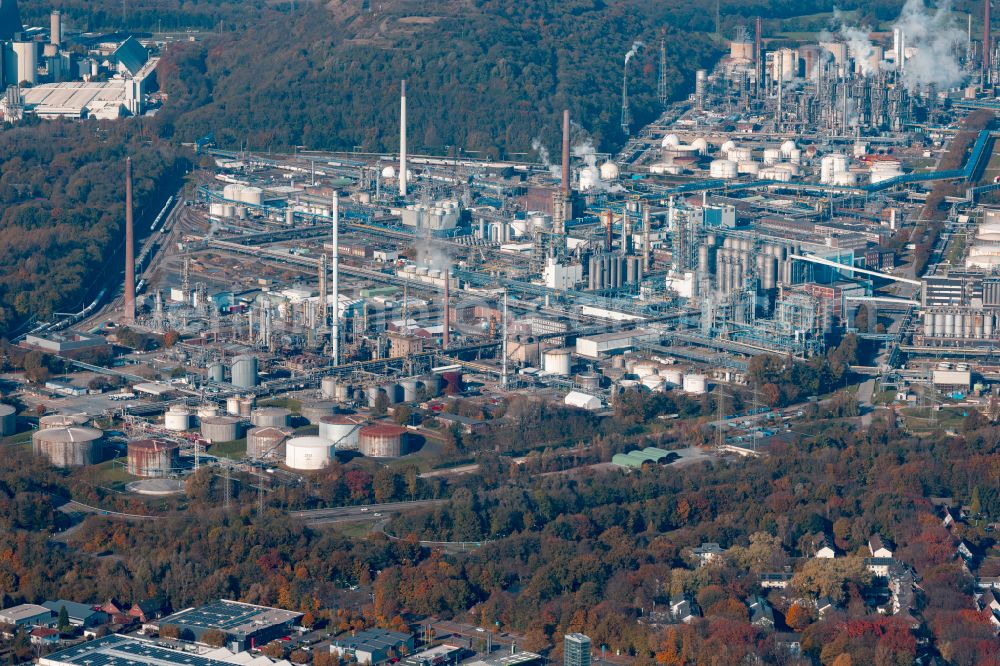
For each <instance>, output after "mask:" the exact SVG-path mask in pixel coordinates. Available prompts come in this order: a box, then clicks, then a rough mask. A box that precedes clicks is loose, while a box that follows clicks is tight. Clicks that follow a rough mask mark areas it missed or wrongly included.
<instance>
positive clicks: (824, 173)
mask: <svg viewBox="0 0 1000 666" xmlns="http://www.w3.org/2000/svg"><path fill="white" fill-rule="evenodd" d="M833 163H834V160H833V155H826V156H824V157H823V159H822V160H820V163H819V182H821V183H829V182H831V181H832V180H833Z"/></svg>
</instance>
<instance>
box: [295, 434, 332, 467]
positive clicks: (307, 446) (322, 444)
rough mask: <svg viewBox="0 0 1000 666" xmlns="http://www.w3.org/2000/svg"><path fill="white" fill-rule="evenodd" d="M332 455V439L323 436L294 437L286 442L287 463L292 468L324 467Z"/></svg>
mask: <svg viewBox="0 0 1000 666" xmlns="http://www.w3.org/2000/svg"><path fill="white" fill-rule="evenodd" d="M332 456H333V453H332V445H331V443H330V440H328V439H323V438H322V437H293V438H291V439H289V440H287V441H286V442H285V464H286V465H288V467H290V468H291V469H298V470H304V471H308V470H317V469H323V468H324V467H326V466H327V465H328V464H329V463H330V460H331V459H332Z"/></svg>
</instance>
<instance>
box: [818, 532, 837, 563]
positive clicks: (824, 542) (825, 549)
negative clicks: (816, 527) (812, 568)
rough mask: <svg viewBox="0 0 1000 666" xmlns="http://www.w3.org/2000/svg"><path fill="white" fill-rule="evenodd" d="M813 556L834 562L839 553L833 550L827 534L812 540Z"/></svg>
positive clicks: (819, 535)
mask: <svg viewBox="0 0 1000 666" xmlns="http://www.w3.org/2000/svg"><path fill="white" fill-rule="evenodd" d="M812 556H813V557H817V558H822V559H828V560H832V559H833V558H835V557H837V551H835V550H834V549H833V546H832V545H831V544H830V540H829V539H828V538H827V537H826V535H825V534H822V533H820V534H817V535H816V536H815V537H813V540H812Z"/></svg>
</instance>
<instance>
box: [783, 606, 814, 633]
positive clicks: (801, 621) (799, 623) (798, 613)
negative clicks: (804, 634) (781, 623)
mask: <svg viewBox="0 0 1000 666" xmlns="http://www.w3.org/2000/svg"><path fill="white" fill-rule="evenodd" d="M811 621H812V614H811V613H810V612H809V610H808V609H807V608H805V607H804V606H802V605H800V604H799V603H798V602H796V603H794V604H792V606H791V608H789V609H788V612H787V613H785V624H787V625H788V626H789V627H791V628H792V629H794V630H795V631H802V630H803V629H805V628H806V627H807V626H808V625H809V623H810V622H811Z"/></svg>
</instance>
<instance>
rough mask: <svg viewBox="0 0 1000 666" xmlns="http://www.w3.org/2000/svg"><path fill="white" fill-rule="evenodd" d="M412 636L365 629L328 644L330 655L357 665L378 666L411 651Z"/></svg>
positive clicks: (384, 630) (383, 630) (396, 632)
mask: <svg viewBox="0 0 1000 666" xmlns="http://www.w3.org/2000/svg"><path fill="white" fill-rule="evenodd" d="M413 645H414V643H413V635H412V634H406V633H403V632H400V631H388V630H386V629H365V630H363V631H359V632H357V633H355V634H354V635H353V636H351V637H349V638H345V639H337V640H334V641H333V642H332V643H330V653H331V654H336V655H338V656H340V657H341V658H342V659H345V660H353V661H356V662H358V663H359V664H364V663H368V664H371V666H379V665H380V664H384V663H387V662H388V661H389V659H390V658H391V657H398V656H400V655H402V654H407V653H410V652H412V651H413Z"/></svg>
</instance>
